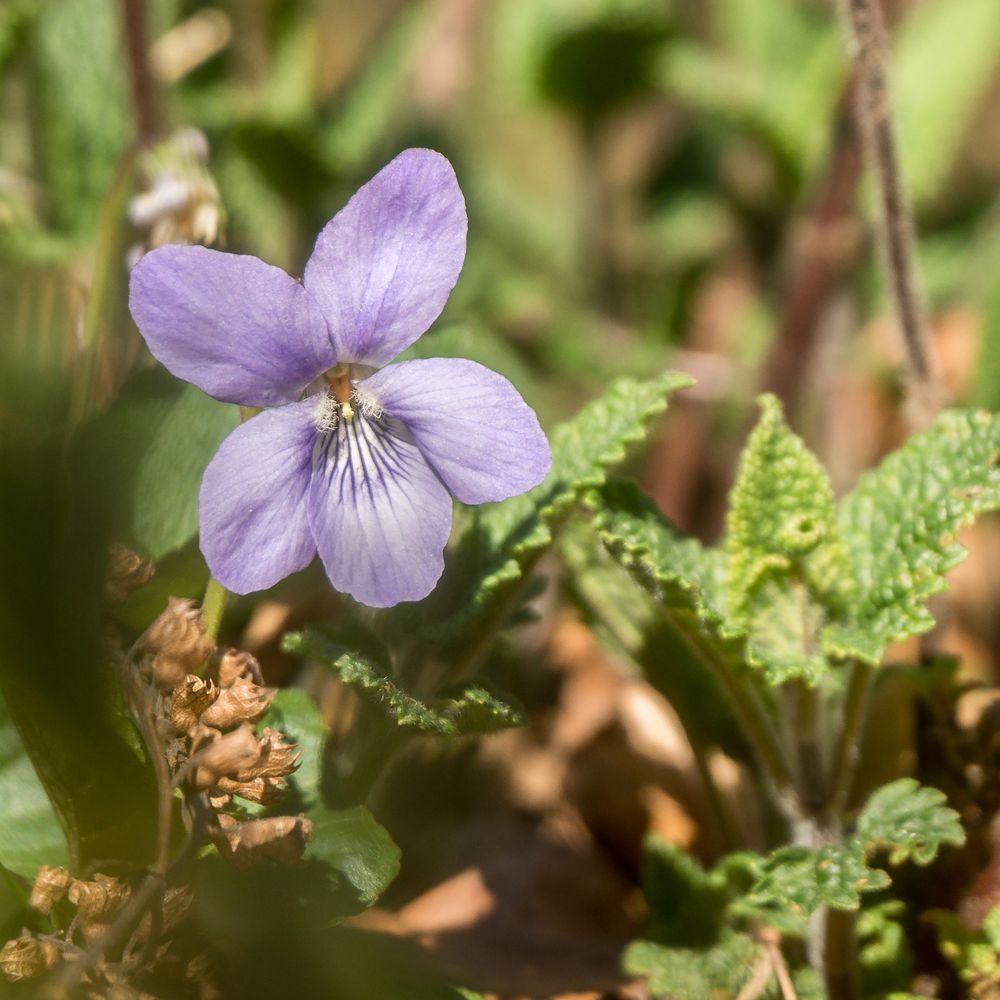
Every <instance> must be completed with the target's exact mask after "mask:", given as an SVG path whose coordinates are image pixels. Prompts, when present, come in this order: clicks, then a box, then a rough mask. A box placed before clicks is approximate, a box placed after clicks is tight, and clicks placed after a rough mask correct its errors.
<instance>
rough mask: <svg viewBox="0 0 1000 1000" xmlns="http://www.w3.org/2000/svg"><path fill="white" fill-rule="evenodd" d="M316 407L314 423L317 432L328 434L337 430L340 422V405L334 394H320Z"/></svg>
mask: <svg viewBox="0 0 1000 1000" xmlns="http://www.w3.org/2000/svg"><path fill="white" fill-rule="evenodd" d="M317 395H318V397H319V398H318V399H317V401H316V406H315V408H314V409H313V423H314V424H315V425H316V430H318V431H320V432H321V433H327V432H329V431H333V430H336V429H337V424H338V423H339V421H340V403H338V402H337V397H336V396H334V394H333V393H332V392H323V393H318V394H317Z"/></svg>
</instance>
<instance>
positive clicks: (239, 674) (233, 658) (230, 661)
mask: <svg viewBox="0 0 1000 1000" xmlns="http://www.w3.org/2000/svg"><path fill="white" fill-rule="evenodd" d="M216 671H217V673H218V676H219V687H224V688H227V687H232V685H233V684H235V683H236V682H237V681H238V680H240V678H246V679H247V680H251V681H253V682H254V684H263V683H264V675H263V674H262V673H261V670H260V664H259V663H258V662H257V658H256V657H255V656H251V655H250V653H245V652H243V650H240V649H227V650H226V651H225V652H224V653H223V654H222V655H221V656H220V657H219V662H218V665H217V667H216Z"/></svg>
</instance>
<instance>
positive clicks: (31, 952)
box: [0, 934, 59, 983]
mask: <svg viewBox="0 0 1000 1000" xmlns="http://www.w3.org/2000/svg"><path fill="white" fill-rule="evenodd" d="M58 961H59V949H58V947H57V946H56V945H55V944H54V943H53V942H52V941H40V940H39V939H38V938H36V937H32V936H31V935H30V934H22V935H21V936H20V937H18V938H14V939H13V940H11V941H8V942H7V943H6V944H5V945H4V946H3V948H0V972H3V974H4V975H5V976H6V977H7V978H8V979H9V980H10V981H11V982H15V983H16V982H17V981H18V980H19V979H32V978H34V977H35V976H40V975H41V974H42V973H43V972H47V971H48V970H49V969H51V968H52V966H54V965H55V964H56V962H58Z"/></svg>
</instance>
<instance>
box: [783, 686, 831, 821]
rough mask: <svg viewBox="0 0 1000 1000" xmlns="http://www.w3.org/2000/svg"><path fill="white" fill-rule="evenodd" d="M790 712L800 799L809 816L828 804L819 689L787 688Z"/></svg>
mask: <svg viewBox="0 0 1000 1000" xmlns="http://www.w3.org/2000/svg"><path fill="white" fill-rule="evenodd" d="M786 691H787V694H788V697H787V698H786V700H785V706H786V711H787V713H788V717H789V719H790V721H791V722H792V725H791V732H792V733H793V734H794V735H793V741H794V746H795V760H796V762H797V765H798V767H797V771H798V773H797V778H798V792H797V794H798V797H799V802H800V803H801V805H802V809H803V811H804V812H807V813H814V814H815V813H818V812H819V811H820V810H821V809H822V808H823V807H824V806H825V804H826V801H827V773H826V760H825V756H826V755H825V753H824V747H823V734H822V715H823V703H822V695H821V693H820V690H819V688H814V687H810V686H809V685H808V684H805V683H803V682H802V681H797V682H794V683H792V684H790V685H786Z"/></svg>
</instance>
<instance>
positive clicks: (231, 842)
mask: <svg viewBox="0 0 1000 1000" xmlns="http://www.w3.org/2000/svg"><path fill="white" fill-rule="evenodd" d="M219 820H220V824H219V829H218V830H217V831H216V832H215V833H214V834H213V838H212V839H213V840H214V841H215V844H216V846H217V847H218V848H219V852H220V853H221V854H223V855H225V856H226V857H228V858H229V859H230V860H231V861H232V862H233V864H235V865H236V866H237V867H239V868H246V867H249V866H250V865H253V864H258V863H260V862H261V861H265V860H270V861H277V862H278V863H279V864H286V865H291V864H295V863H296V862H298V861H299V860H300V859H301V858H302V852H303V851H304V850H305V846H306V842H307V841H308V840H309V838H310V837H311V836H312V823H311V822H310V821H309V820H308V819H306V817H305V816H272V817H269V818H267V819H254V820H249V821H248V822H246V823H238V822H236V821H235V820H233V819H232V817H230V816H220V817H219Z"/></svg>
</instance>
